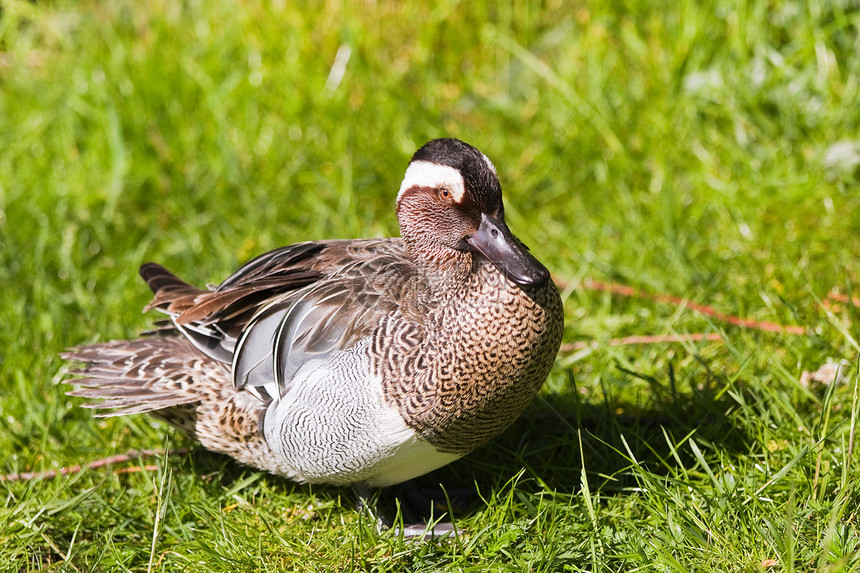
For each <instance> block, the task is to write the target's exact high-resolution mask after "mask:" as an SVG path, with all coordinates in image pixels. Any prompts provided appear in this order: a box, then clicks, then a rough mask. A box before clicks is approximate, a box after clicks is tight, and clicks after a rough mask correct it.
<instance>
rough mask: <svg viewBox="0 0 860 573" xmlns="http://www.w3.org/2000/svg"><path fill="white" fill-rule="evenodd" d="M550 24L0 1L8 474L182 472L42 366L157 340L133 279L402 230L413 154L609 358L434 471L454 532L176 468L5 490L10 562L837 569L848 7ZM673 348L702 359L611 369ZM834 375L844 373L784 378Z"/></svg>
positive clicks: (456, 6) (843, 490)
mask: <svg viewBox="0 0 860 573" xmlns="http://www.w3.org/2000/svg"><path fill="white" fill-rule="evenodd" d="M540 4H541V3H534V2H523V1H520V0H515V1H512V2H503V3H499V4H482V3H470V2H441V3H438V4H437V5H436V6H433V7H429V6H425V3H397V4H395V3H385V2H380V3H349V4H346V5H343V6H341V3H340V2H322V3H310V2H307V3H305V2H297V3H291V2H263V3H257V2H236V1H231V0H213V1H211V2H197V1H186V2H181V1H175V2H163V1H154V2H149V3H140V2H131V1H127V0H119V1H117V2H93V1H84V2H39V3H31V2H26V1H22V0H2V1H0V8H2V12H0V261H2V264H0V285H2V290H3V294H2V296H0V324H2V325H3V327H2V329H0V390H2V392H0V473H12V472H22V471H45V470H51V469H57V468H59V467H64V466H72V465H75V464H81V463H86V462H88V461H93V460H96V459H100V458H103V457H106V456H110V455H113V454H116V453H120V452H124V451H127V450H129V449H132V448H154V449H160V448H170V449H171V450H174V449H177V448H180V447H185V446H189V445H190V444H189V443H188V441H187V440H185V439H184V438H182V437H181V436H179V435H178V434H176V433H175V432H173V431H171V430H169V429H166V428H164V427H163V426H160V425H158V424H155V423H153V422H151V421H150V420H149V419H148V418H145V417H140V416H138V417H131V418H120V419H111V420H107V421H99V420H96V419H94V418H92V417H91V414H90V412H88V411H86V410H83V409H81V408H79V407H78V406H79V400H75V399H71V398H67V397H65V396H64V390H65V388H64V387H63V386H62V385H58V384H56V380H57V373H58V371H59V370H60V368H61V366H62V365H61V363H60V361H59V360H58V358H57V353H58V352H59V351H60V350H62V349H63V348H65V347H67V346H71V345H74V344H80V343H85V342H92V341H97V340H107V339H111V338H119V337H129V336H134V335H135V334H136V333H138V332H139V331H141V330H144V329H146V328H147V326H148V325H149V324H150V321H151V320H152V317H151V316H144V315H142V314H141V313H140V309H141V308H142V307H143V305H144V304H145V303H146V302H148V292H147V289H146V287H145V286H144V285H143V284H142V282H141V281H140V280H139V279H138V277H137V267H138V266H139V265H140V263H142V262H144V261H147V260H155V261H159V262H161V263H164V264H166V265H167V266H168V267H169V268H171V269H173V270H174V271H176V272H177V273H178V274H179V275H180V276H183V277H185V278H186V279H188V280H190V281H192V282H196V283H199V284H205V283H207V282H217V281H219V280H220V279H221V278H223V277H224V276H226V275H227V274H228V273H229V272H230V271H232V270H233V269H234V268H235V267H236V266H237V265H238V264H239V263H241V262H242V261H244V260H247V259H248V258H249V257H251V256H253V255H255V254H258V253H260V252H263V251H265V250H267V249H271V248H274V247H277V246H280V245H283V244H288V243H291V242H295V241H299V240H305V239H312V238H333V237H359V236H384V235H393V234H396V232H397V229H396V222H395V219H394V215H393V198H394V194H395V192H396V189H397V188H398V186H399V179H400V177H401V176H402V173H403V171H404V167H405V164H406V162H407V161H408V158H409V156H410V154H411V153H412V152H413V151H414V150H415V149H416V148H417V147H418V146H420V145H421V144H422V143H423V142H425V141H426V140H428V139H430V138H432V137H437V136H443V135H451V136H456V137H460V138H463V139H465V140H467V141H469V142H472V143H473V144H475V145H477V146H478V147H480V148H481V149H482V150H483V151H485V152H486V153H487V154H488V155H489V156H490V157H491V158H492V159H493V161H494V162H495V164H496V165H497V166H498V168H499V171H500V174H501V178H502V184H503V186H504V189H505V197H506V211H507V216H508V221H509V223H510V225H511V227H512V229H513V230H514V232H515V233H517V234H518V235H519V236H520V237H522V238H523V240H524V241H525V242H526V243H527V244H529V245H531V246H532V249H533V251H534V252H535V253H536V255H537V256H538V257H539V258H540V259H541V260H542V261H544V262H545V263H546V264H547V266H549V267H550V268H551V269H552V270H553V272H554V273H555V274H556V276H558V277H560V278H561V279H564V280H565V281H567V282H568V283H569V288H567V289H565V292H564V303H565V313H566V332H565V340H564V341H565V343H574V342H587V343H592V342H596V345H594V346H590V345H589V346H587V347H586V349H584V350H579V351H576V352H567V353H563V354H561V355H560V356H559V358H558V360H557V363H556V366H555V368H554V369H553V372H552V374H551V376H550V379H549V380H548V382H547V384H546V386H545V389H544V391H543V392H542V394H541V395H540V397H539V398H538V399H537V400H536V401H535V402H534V403H533V404H532V406H531V407H530V408H529V410H528V411H527V412H526V414H525V415H524V416H523V418H522V419H521V420H520V421H519V422H518V423H517V424H516V425H515V427H513V428H511V430H509V431H508V432H506V433H505V434H504V435H503V436H502V437H500V438H499V439H498V440H496V441H494V442H493V443H492V444H490V445H488V446H486V447H484V448H482V449H481V450H479V451H478V452H476V453H474V454H473V455H471V456H469V457H467V458H465V459H464V460H462V461H460V462H457V463H455V464H452V465H451V466H449V467H447V468H444V469H442V470H439V471H437V472H435V473H433V474H431V475H429V476H426V477H425V478H424V479H423V480H422V483H424V484H428V485H432V484H436V483H441V484H443V485H444V486H445V487H446V488H447V489H448V490H451V491H453V490H456V489H458V488H464V487H465V488H467V489H472V490H474V491H473V494H472V496H471V497H472V501H471V502H470V503H468V504H467V505H466V507H465V508H463V509H462V510H461V511H460V512H459V513H458V520H457V525H458V527H460V528H461V529H462V530H464V531H465V532H467V535H466V536H464V537H462V538H460V539H458V540H454V541H447V542H438V543H435V542H434V543H410V542H408V541H404V540H403V539H401V538H399V537H398V536H397V535H396V534H394V533H392V532H385V533H377V532H376V531H375V530H374V528H373V527H372V524H371V523H370V522H369V521H368V520H367V519H366V518H364V517H362V516H361V515H360V514H359V513H358V512H356V511H355V510H354V497H353V495H352V493H351V492H350V491H347V490H342V489H337V488H326V487H309V486H299V485H295V484H292V483H289V482H286V481H284V480H281V479H277V478H274V477H271V476H267V475H264V474H261V473H260V472H256V471H253V470H250V469H247V468H243V467H239V466H238V465H236V464H234V463H232V462H231V461H229V460H227V459H225V458H222V457H220V456H215V455H211V454H208V453H206V452H203V451H201V450H199V449H195V450H193V451H192V453H190V454H186V455H179V456H168V457H163V458H158V459H156V460H155V461H152V460H148V461H146V462H141V463H147V464H154V465H155V468H154V469H149V470H147V471H136V472H121V473H117V472H115V471H112V470H111V469H101V470H85V471H83V472H81V473H78V474H76V475H73V476H70V477H63V478H58V479H52V480H41V481H39V480H29V481H18V482H5V483H0V491H2V497H3V500H2V502H0V569H2V570H5V571H32V570H40V569H51V570H57V571H91V570H92V571H114V570H115V571H183V570H191V571H207V572H208V571H287V570H289V571H293V570H295V571H355V570H360V571H364V570H368V571H437V570H446V571H448V570H450V571H625V572H627V571H661V572H662V571H672V572H674V571H822V572H824V571H826V572H837V571H846V572H847V571H854V570H858V568H860V512H858V507H860V485H859V484H860V461H858V459H859V458H860V454H858V450H860V445H858V444H857V439H856V436H855V434H856V431H857V428H858V416H860V387H859V386H858V384H860V383H859V382H858V380H860V376H858V371H857V364H858V355H860V346H858V342H857V340H858V339H857V333H858V328H857V325H858V320H860V313H858V310H857V308H855V306H854V305H853V304H851V303H850V302H839V301H836V300H834V299H833V298H832V297H831V298H828V295H829V293H831V292H832V291H834V289H835V291H836V292H837V293H839V294H842V295H847V296H848V297H850V296H851V295H852V294H854V293H855V292H856V290H857V289H856V287H855V283H856V281H857V280H858V261H860V241H858V240H857V235H858V232H860V219H858V214H860V193H858V190H860V189H858V178H860V138H858V135H857V134H858V133H860V106H858V105H857V102H858V101H860V56H858V54H860V34H858V31H859V30H860V11H858V9H857V7H856V5H855V4H854V3H851V2H827V1H821V2H817V1H814V0H812V1H810V2H806V3H797V2H783V1H779V0H775V1H773V2H763V1H760V0H758V1H752V2H729V1H728V0H713V1H709V2H702V3H675V2H653V3H634V2H620V1H613V2H595V1H592V0H584V1H583V2H579V3H566V2H561V1H555V2H553V1H550V2H546V3H545V5H540ZM338 54H340V60H339V61H340V62H344V61H345V67H342V74H340V73H338V66H336V65H335V62H336V60H337V59H338V58H337V56H338ZM347 55H348V60H347V59H346V56H347ZM586 278H592V279H595V280H600V281H605V282H615V283H622V284H625V285H630V286H633V287H635V288H637V289H641V290H643V291H647V292H651V293H663V294H669V295H673V296H677V297H681V298H683V299H686V300H690V301H695V302H698V303H702V304H708V305H710V306H712V307H713V308H715V309H717V310H719V311H720V312H722V313H724V314H729V315H734V316H739V317H744V318H750V319H754V320H759V321H769V322H774V323H780V324H786V325H797V326H801V327H803V328H804V329H805V333H804V334H802V335H796V334H788V333H785V332H783V333H774V332H764V331H760V330H756V329H750V328H740V327H736V326H732V325H729V324H727V323H724V322H720V321H719V320H716V319H713V318H709V317H708V316H705V315H702V314H700V313H696V312H694V311H692V310H690V309H688V308H685V307H684V306H683V305H682V306H678V305H672V304H666V303H663V302H660V301H657V300H652V299H641V298H632V297H623V296H618V295H612V294H609V293H606V292H597V291H593V290H590V289H587V288H585V284H586V283H585V282H584V280H585V279H586ZM848 300H849V301H850V298H849V299H848ZM689 333H711V334H713V333H716V334H719V335H720V337H721V339H720V340H719V341H713V340H711V341H701V342H686V343H663V344H649V345H635V346H631V345H627V346H613V345H612V344H610V342H611V340H612V339H617V338H621V337H625V336H631V335H645V334H648V335H664V334H689ZM828 360H832V361H839V360H846V361H847V362H848V365H847V366H845V367H843V372H844V373H845V374H846V376H845V378H844V381H843V382H841V383H831V382H832V381H830V380H828V383H817V384H804V383H802V382H801V378H802V375H803V373H804V372H814V371H816V370H818V369H819V367H821V365H822V364H825V363H826V362H827V361H828ZM134 465H135V464H131V466H132V467H133V466H134ZM123 467H129V465H126V466H123Z"/></svg>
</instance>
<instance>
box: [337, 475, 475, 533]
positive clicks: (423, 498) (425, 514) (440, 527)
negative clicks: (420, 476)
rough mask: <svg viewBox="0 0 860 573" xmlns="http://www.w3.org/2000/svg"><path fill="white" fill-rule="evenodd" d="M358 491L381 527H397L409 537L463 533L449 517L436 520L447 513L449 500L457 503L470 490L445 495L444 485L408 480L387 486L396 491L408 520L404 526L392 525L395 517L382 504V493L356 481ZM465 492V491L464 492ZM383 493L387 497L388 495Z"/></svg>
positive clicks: (362, 508) (363, 507)
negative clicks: (429, 485)
mask: <svg viewBox="0 0 860 573" xmlns="http://www.w3.org/2000/svg"><path fill="white" fill-rule="evenodd" d="M353 487H354V489H355V492H356V493H357V494H358V509H359V511H361V512H363V513H366V514H367V515H369V516H370V517H371V518H372V519H374V520H375V521H376V526H377V530H378V531H380V532H381V531H386V530H389V529H394V531H395V532H397V533H401V534H402V535H403V537H404V538H407V539H423V540H431V539H435V538H442V537H448V536H451V535H457V534H459V533H461V531H459V530H458V528H457V527H456V526H455V525H454V524H453V523H452V522H450V521H435V519H434V518H436V516H441V517H443V518H444V517H446V514H448V513H449V503H450V505H451V506H454V507H456V505H455V500H456V501H462V500H464V499H466V498H467V497H469V496H468V492H465V490H464V491H462V492H461V491H457V492H455V493H454V494H453V495H450V496H448V495H446V493H445V491H444V490H442V489H441V488H421V487H417V488H416V487H415V486H414V485H412V484H409V482H407V483H406V484H398V485H396V486H392V487H390V488H388V491H387V492H386V493H390V494H393V496H394V497H395V498H396V499H397V500H398V501H399V505H400V515H401V516H402V518H403V521H404V522H406V523H408V525H404V526H403V528H402V529H401V528H400V527H396V526H395V527H392V523H393V520H392V519H391V517H390V515H389V514H388V513H387V512H386V511H384V510H383V509H381V508H380V507H379V505H380V503H379V499H378V498H379V497H380V496H379V495H378V493H375V492H374V491H373V490H371V489H370V488H368V487H367V486H364V485H360V484H355V485H354V486H353ZM464 492H465V493H464ZM384 497H388V496H387V495H386V496H384Z"/></svg>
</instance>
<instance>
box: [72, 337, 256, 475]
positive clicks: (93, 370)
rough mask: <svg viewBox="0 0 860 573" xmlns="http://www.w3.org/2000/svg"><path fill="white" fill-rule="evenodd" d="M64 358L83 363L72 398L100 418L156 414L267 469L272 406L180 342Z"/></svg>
mask: <svg viewBox="0 0 860 573" xmlns="http://www.w3.org/2000/svg"><path fill="white" fill-rule="evenodd" d="M61 356H62V358H64V359H66V360H70V361H74V362H79V363H83V365H82V366H78V367H76V368H73V369H71V370H70V371H69V373H70V374H72V375H74V376H76V377H75V378H70V379H68V380H67V381H66V382H67V383H68V384H70V385H72V386H74V387H75V388H74V389H73V390H71V391H70V392H68V395H69V396H77V397H81V398H88V399H94V400H100V401H97V402H90V403H86V404H83V406H84V407H85V408H95V409H98V410H101V411H100V412H99V413H97V414H96V415H97V416H100V417H109V416H121V415H126V414H139V413H149V414H151V415H153V416H154V417H156V418H159V419H161V420H164V421H166V422H168V423H170V424H171V425H173V426H176V427H177V428H179V429H181V430H182V431H184V432H185V433H187V434H188V435H190V436H191V437H193V438H195V439H197V440H199V441H200V442H201V444H202V445H203V446H204V447H206V448H207V449H209V450H213V451H217V452H221V453H225V454H228V455H230V456H232V457H234V458H236V459H237V460H239V461H240V462H243V463H247V464H249V465H254V466H257V467H265V465H261V458H265V457H266V456H270V455H271V453H270V451H269V449H268V447H267V446H266V444H265V440H264V439H263V433H262V419H263V415H264V413H265V409H266V406H267V404H266V403H265V402H263V401H261V400H260V399H259V398H257V397H256V396H254V395H253V394H251V393H249V392H245V391H242V390H237V389H236V388H235V387H234V386H233V383H232V378H231V376H230V369H229V368H230V367H229V366H228V365H227V364H224V363H222V362H219V361H217V360H213V359H212V358H210V357H208V356H206V355H205V354H203V353H202V352H200V351H199V350H198V349H197V348H195V347H194V345H193V344H191V343H190V342H189V341H188V340H186V339H185V338H183V337H180V336H169V335H156V336H151V337H147V338H139V339H135V340H115V341H112V342H105V343H101V344H93V345H89V346H79V347H76V348H71V349H69V350H67V351H66V352H64V353H62V354H61Z"/></svg>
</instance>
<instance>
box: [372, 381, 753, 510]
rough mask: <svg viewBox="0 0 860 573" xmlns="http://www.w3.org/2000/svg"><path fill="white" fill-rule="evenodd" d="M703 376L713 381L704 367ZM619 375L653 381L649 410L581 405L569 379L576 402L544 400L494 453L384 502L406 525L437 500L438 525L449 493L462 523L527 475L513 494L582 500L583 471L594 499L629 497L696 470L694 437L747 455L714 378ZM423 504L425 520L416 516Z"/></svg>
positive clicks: (589, 399)
mask: <svg viewBox="0 0 860 573" xmlns="http://www.w3.org/2000/svg"><path fill="white" fill-rule="evenodd" d="M702 366H704V368H705V370H706V371H707V365H705V364H702ZM617 368H618V369H619V370H620V371H621V373H622V374H623V375H624V376H628V377H636V378H640V379H645V380H647V382H648V383H649V385H650V386H651V390H652V391H651V393H650V394H649V398H648V403H647V404H637V403H631V402H630V401H625V400H624V399H617V398H614V397H613V396H611V395H610V393H609V392H608V391H606V389H605V388H601V389H600V391H599V392H592V393H591V395H590V396H582V395H581V393H580V392H579V391H577V388H576V384H575V381H574V380H573V374H572V372H568V375H569V376H570V380H571V386H572V388H573V391H572V392H566V393H564V394H550V395H545V394H544V395H541V396H540V397H539V398H537V399H536V400H535V401H534V402H533V403H532V405H531V406H530V407H529V408H528V409H527V410H526V412H525V413H524V414H523V415H522V416H521V417H520V419H519V420H517V422H516V423H515V424H514V425H513V426H512V427H511V428H509V429H508V430H507V431H505V432H504V433H503V434H502V435H501V436H499V437H498V438H497V439H496V440H494V441H493V442H491V443H490V444H488V445H487V446H484V447H483V448H480V449H479V450H478V451H476V452H474V453H472V454H471V455H469V456H467V457H466V458H463V459H461V460H459V461H457V462H454V463H453V464H450V465H449V466H446V467H444V468H441V469H439V470H436V471H434V472H432V473H430V474H427V475H425V476H421V477H419V478H417V479H415V480H412V481H411V482H408V483H407V484H404V485H403V486H400V487H394V488H391V490H392V492H389V495H388V496H387V497H389V498H390V497H391V493H393V494H394V495H396V496H397V497H398V499H399V500H400V502H401V504H402V505H403V506H404V519H407V518H410V519H413V520H415V521H418V520H420V519H421V518H422V517H423V518H426V517H427V515H428V514H429V510H428V508H429V507H430V504H428V503H427V502H426V501H422V499H423V498H426V497H429V498H430V499H431V500H432V504H433V514H434V515H435V516H437V517H438V516H439V515H440V512H444V511H445V508H446V507H447V502H446V497H445V495H446V492H447V495H448V498H449V499H450V500H451V505H452V507H453V509H454V513H455V515H456V516H458V517H465V516H467V515H469V514H470V513H473V512H475V511H478V510H480V509H481V508H482V507H483V506H484V503H485V500H488V499H490V498H491V497H493V496H494V495H496V494H498V493H499V492H500V491H502V490H504V489H505V488H508V487H510V484H511V479H512V478H513V477H514V476H517V475H518V474H519V473H520V472H521V471H524V474H523V476H522V478H520V479H518V480H516V486H515V487H516V489H517V490H518V491H521V492H525V493H537V492H539V491H546V490H549V491H553V492H558V493H561V494H567V495H575V494H577V493H579V492H580V491H581V490H582V469H583V466H584V467H585V475H586V479H587V480H588V486H589V490H590V492H591V493H592V494H594V493H600V495H602V496H613V495H625V494H626V492H629V491H630V489H631V488H635V487H640V486H641V484H640V483H639V482H638V481H637V475H636V474H637V472H639V473H640V474H641V471H643V470H644V471H647V472H649V473H652V474H655V475H671V474H673V473H676V472H677V473H682V472H683V471H686V470H685V468H690V467H695V466H696V464H697V461H696V459H695V457H694V454H693V450H692V448H690V447H689V445H688V444H687V440H688V438H690V437H693V438H694V439H695V440H696V442H697V443H698V444H719V448H720V449H722V450H728V451H733V450H735V451H743V450H745V449H746V448H747V445H746V441H747V439H746V437H745V435H744V432H743V431H742V430H741V429H740V428H737V427H736V426H735V425H734V422H733V421H732V420H731V419H730V418H729V417H728V416H727V415H726V412H728V411H730V410H731V408H732V407H733V405H734V404H735V403H734V401H733V400H732V399H731V398H729V397H727V395H725V394H721V395H720V396H718V395H717V393H716V392H715V391H714V390H713V387H712V385H711V383H710V382H712V381H713V380H714V378H713V377H712V376H711V375H710V374H708V376H707V377H706V378H707V379H706V380H704V383H703V384H702V385H701V386H700V387H698V388H686V389H685V390H683V391H681V390H679V389H678V388H677V385H676V384H675V380H674V373H673V372H672V371H671V369H670V371H669V372H668V373H667V377H666V380H665V381H658V380H656V379H654V378H650V377H647V376H643V375H641V374H638V373H635V372H631V371H628V370H624V369H623V368H621V367H620V366H619V367H617ZM580 443H581V446H580ZM634 460H635V461H634ZM634 464H635V465H636V466H638V468H637V469H635V470H634ZM440 486H441V487H440ZM383 497H384V498H385V497H386V496H383ZM388 502H389V503H393V501H392V500H390V499H389V500H388ZM407 502H411V503H407ZM422 503H423V508H424V510H423V512H422V511H419V510H418V508H419V507H420V505H419V504H422Z"/></svg>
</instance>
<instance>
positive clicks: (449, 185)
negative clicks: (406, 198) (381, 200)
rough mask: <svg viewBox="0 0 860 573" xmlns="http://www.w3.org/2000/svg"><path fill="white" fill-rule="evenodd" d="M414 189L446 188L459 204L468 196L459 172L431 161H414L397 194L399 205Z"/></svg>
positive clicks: (407, 170)
mask: <svg viewBox="0 0 860 573" xmlns="http://www.w3.org/2000/svg"><path fill="white" fill-rule="evenodd" d="M488 161H489V160H488ZM491 165H492V164H491ZM412 187H432V188H440V187H444V188H446V189H448V191H450V192H451V197H452V198H453V199H454V201H456V202H457V203H460V202H462V201H463V197H464V196H465V195H466V183H465V182H464V181H463V176H462V175H461V174H460V172H459V171H457V170H456V169H454V168H453V167H449V166H448V165H439V164H438V163H431V162H430V161H413V162H412V163H410V164H409V167H408V168H407V169H406V175H404V176H403V183H401V184H400V191H399V192H398V193H397V202H398V203H399V202H400V198H401V197H403V193H405V192H406V190H407V189H411V188H412Z"/></svg>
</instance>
